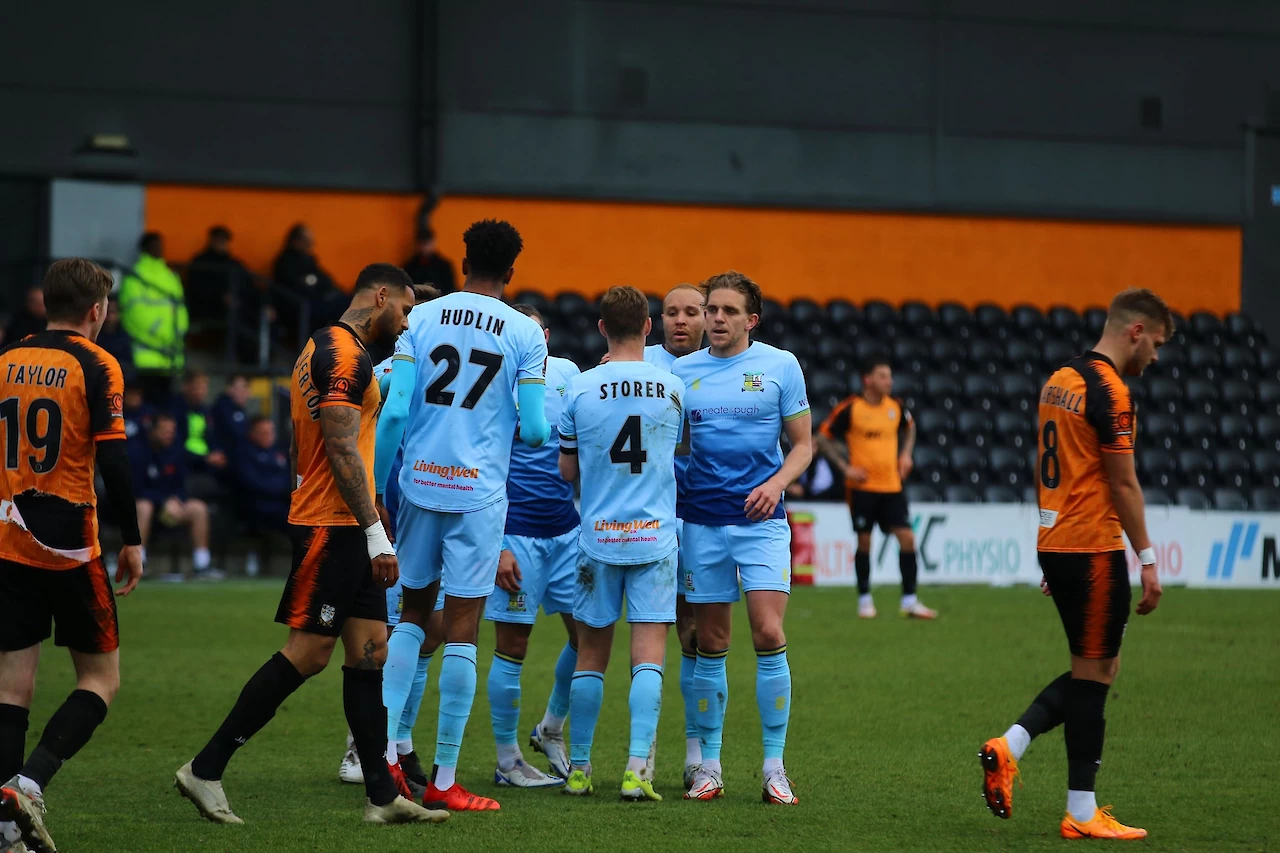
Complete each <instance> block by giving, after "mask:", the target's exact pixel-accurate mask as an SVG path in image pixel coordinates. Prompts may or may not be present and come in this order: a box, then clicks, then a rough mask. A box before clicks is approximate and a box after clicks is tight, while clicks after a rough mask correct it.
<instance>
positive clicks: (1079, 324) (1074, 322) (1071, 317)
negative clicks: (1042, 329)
mask: <svg viewBox="0 0 1280 853" xmlns="http://www.w3.org/2000/svg"><path fill="white" fill-rule="evenodd" d="M1045 320H1046V321H1047V322H1048V324H1049V328H1050V329H1052V330H1053V334H1054V335H1056V336H1058V337H1064V336H1067V335H1070V334H1071V333H1072V332H1074V333H1076V335H1077V336H1078V335H1079V333H1080V332H1081V331H1083V329H1084V320H1082V319H1081V317H1080V315H1079V314H1077V313H1076V312H1075V310H1074V309H1072V308H1067V307H1065V306H1063V305H1057V306H1054V307H1053V308H1050V309H1049V313H1048V314H1047V315H1045Z"/></svg>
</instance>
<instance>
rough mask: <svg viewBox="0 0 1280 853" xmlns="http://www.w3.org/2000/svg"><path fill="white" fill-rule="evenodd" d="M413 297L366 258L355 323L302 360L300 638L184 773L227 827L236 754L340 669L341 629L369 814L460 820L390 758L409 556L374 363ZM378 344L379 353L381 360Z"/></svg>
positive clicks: (286, 608) (189, 792) (292, 514)
mask: <svg viewBox="0 0 1280 853" xmlns="http://www.w3.org/2000/svg"><path fill="white" fill-rule="evenodd" d="M413 304H414V293H413V282H412V281H410V279H409V276H408V275H406V274H405V272H404V270H401V269H400V268H399V267H394V266H391V265H390V264H372V265H370V266H368V267H365V268H364V270H362V271H361V273H360V276H359V278H357V279H356V290H355V295H354V296H353V297H352V299H351V306H350V307H349V308H348V309H347V311H346V313H344V314H343V315H342V320H341V321H340V322H338V323H336V324H335V325H332V326H326V327H325V328H323V329H321V330H320V331H318V332H316V333H315V334H314V335H312V337H311V340H309V341H308V342H307V345H306V347H305V348H304V349H303V351H302V355H300V356H299V357H298V361H297V364H296V365H295V366H294V368H293V381H292V384H291V388H290V392H291V393H290V397H291V410H292V416H293V444H292V446H291V448H290V458H291V462H292V465H293V471H294V474H295V477H294V480H295V488H294V491H293V497H292V499H291V502H290V507H289V523H290V524H291V525H292V526H293V527H292V539H293V569H292V571H290V573H289V580H288V582H287V583H286V584H285V588H284V594H283V596H282V597H281V600H280V607H279V609H278V610H277V611H276V621H277V622H280V623H282V624H284V625H287V626H288V627H289V639H288V641H287V642H286V643H285V645H284V648H283V649H281V650H280V651H279V652H277V653H276V654H275V655H274V656H273V657H272V658H271V659H270V660H268V661H267V662H266V663H265V664H264V665H263V666H262V668H261V669H259V670H258V671H257V673H255V674H254V676H253V677H252V678H251V679H249V682H248V683H247V684H246V685H245V687H244V690H243V691H242V692H241V693H240V698H239V699H238V700H237V701H236V704H235V707H233V708H232V709H231V712H230V713H229V714H228V715H227V717H226V719H225V720H224V721H223V723H222V725H221V726H220V727H219V728H218V731H217V732H215V733H214V735H213V738H212V739H211V740H210V741H209V743H208V744H207V745H206V746H205V748H204V749H202V750H201V751H200V753H199V754H198V755H197V756H196V757H195V758H194V759H193V760H191V761H189V762H188V763H187V764H186V765H184V766H183V767H181V768H180V769H179V770H178V773H177V776H176V778H175V779H174V784H175V786H176V787H177V788H178V790H179V791H180V792H181V793H182V795H183V796H185V797H186V798H187V799H189V800H191V802H192V803H194V804H195V806H196V809H197V810H198V811H199V812H200V814H201V815H203V816H204V817H206V818H208V819H209V820H211V821H213V822H215V823H242V821H241V820H240V818H239V817H237V816H236V815H235V814H234V813H233V812H232V811H231V807H230V805H229V804H228V803H227V797H226V794H225V793H224V792H223V790H222V782H221V779H222V773H223V771H224V770H225V769H226V766H227V763H228V762H229V761H230V760H231V756H232V755H233V754H234V753H235V751H236V750H237V749H239V748H240V747H241V746H243V745H244V744H245V743H246V742H247V741H248V740H249V738H251V737H252V736H253V735H254V734H256V733H257V732H258V730H260V729H261V728H262V727H263V726H265V725H266V724H267V723H268V722H269V721H270V720H271V718H272V717H273V716H275V713H276V709H277V708H279V707H280V705H281V703H282V702H284V700H285V699H287V698H288V697H289V695H290V694H292V693H293V691H295V690H297V689H298V688H299V687H301V686H302V682H303V681H305V680H306V679H308V678H310V677H311V676H313V675H316V674H317V673H319V672H320V671H321V670H323V669H324V668H325V666H327V665H328V663H329V657H330V655H332V653H333V648H334V645H335V644H336V642H337V638H338V637H341V638H342V645H343V648H344V649H345V657H346V665H345V666H343V667H342V676H343V678H342V700H343V702H342V704H343V709H344V711H345V712H346V717H347V725H348V726H349V727H350V728H351V732H352V736H353V738H354V739H355V744H356V749H357V751H358V752H359V753H360V759H361V764H362V766H363V768H364V784H365V792H366V794H367V795H368V800H366V802H365V811H364V819H365V821H366V822H367V823H412V822H420V821H432V822H439V821H441V820H444V819H446V818H448V816H449V814H448V812H445V811H440V810H428V809H424V808H423V807H422V806H420V805H417V804H416V803H413V802H411V800H410V799H408V798H406V797H405V796H401V793H406V794H407V789H404V788H402V786H400V785H398V784H397V781H398V780H396V779H394V778H393V777H392V774H391V771H390V768H389V767H388V766H387V763H386V761H385V759H384V747H385V746H386V731H387V710H386V708H385V707H384V706H383V704H382V664H383V662H384V661H385V660H386V656H387V625H386V623H387V600H386V595H385V590H386V588H387V587H389V586H391V585H392V584H394V583H395V581H396V579H397V577H399V564H398V563H397V562H396V556H395V549H394V548H392V546H391V542H390V540H389V539H388V537H387V534H386V531H385V529H384V528H383V525H382V521H381V520H380V519H379V517H378V512H377V510H376V509H375V507H374V496H373V449H374V448H373V444H374V437H375V434H376V433H375V429H374V427H375V421H376V420H377V416H378V410H379V408H380V407H381V404H382V395H381V393H380V392H379V390H378V383H377V382H375V381H374V379H373V363H374V361H377V360H380V359H381V358H382V357H383V355H387V354H390V352H391V348H392V347H393V346H394V345H395V341H396V338H397V337H399V336H400V333H401V332H403V331H404V330H405V329H406V328H408V325H409V319H408V318H409V311H410V309H412V308H413ZM370 349H374V350H378V351H380V355H379V356H378V357H377V358H374V357H372V356H371V355H370V352H369V350H370Z"/></svg>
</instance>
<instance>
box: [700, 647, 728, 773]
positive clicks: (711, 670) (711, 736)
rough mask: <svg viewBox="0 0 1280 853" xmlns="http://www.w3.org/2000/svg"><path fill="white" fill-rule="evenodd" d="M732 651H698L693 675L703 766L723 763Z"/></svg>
mask: <svg viewBox="0 0 1280 853" xmlns="http://www.w3.org/2000/svg"><path fill="white" fill-rule="evenodd" d="M728 655H729V650H728V649H725V650H723V651H719V652H708V651H704V650H703V649H698V664H697V667H696V668H695V669H694V671H693V697H694V702H695V703H696V708H697V710H696V712H695V713H696V714H697V717H698V739H699V740H700V741H701V742H702V763H703V764H707V763H708V762H709V761H714V762H716V763H717V764H719V763H720V745H721V742H722V741H723V738H724V710H725V706H726V704H727V703H728V701H729V680H728V678H727V677H726V675H725V669H724V665H725V658H727V657H728Z"/></svg>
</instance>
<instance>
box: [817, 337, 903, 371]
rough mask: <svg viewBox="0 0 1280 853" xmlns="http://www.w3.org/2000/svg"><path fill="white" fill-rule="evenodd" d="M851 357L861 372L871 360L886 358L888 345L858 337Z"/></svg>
mask: <svg viewBox="0 0 1280 853" xmlns="http://www.w3.org/2000/svg"><path fill="white" fill-rule="evenodd" d="M819 352H821V344H819ZM853 357H854V359H855V360H856V361H857V362H858V369H859V370H862V368H863V367H865V366H866V365H867V363H868V362H870V361H871V360H872V359H875V358H888V357H889V345H888V344H887V343H885V342H884V341H882V340H879V339H877V338H864V337H859V338H858V339H857V340H856V341H854V342H853Z"/></svg>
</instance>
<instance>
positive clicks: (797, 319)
mask: <svg viewBox="0 0 1280 853" xmlns="http://www.w3.org/2000/svg"><path fill="white" fill-rule="evenodd" d="M815 321H816V322H822V323H825V322H826V321H827V312H825V311H823V310H822V307H821V306H820V305H818V303H816V302H814V301H813V300H812V299H803V298H802V299H792V300H791V322H792V323H795V324H796V325H801V324H806V325H807V324H809V323H812V322H815Z"/></svg>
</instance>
